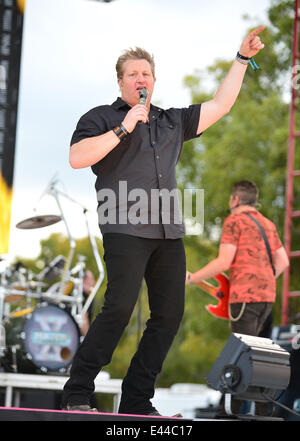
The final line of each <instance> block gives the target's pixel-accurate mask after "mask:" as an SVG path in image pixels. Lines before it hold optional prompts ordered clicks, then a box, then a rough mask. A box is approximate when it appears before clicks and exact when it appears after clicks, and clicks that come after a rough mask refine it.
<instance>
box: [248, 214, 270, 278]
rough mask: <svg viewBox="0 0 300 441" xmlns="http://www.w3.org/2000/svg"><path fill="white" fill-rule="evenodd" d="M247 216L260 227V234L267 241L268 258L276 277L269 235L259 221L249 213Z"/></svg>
mask: <svg viewBox="0 0 300 441" xmlns="http://www.w3.org/2000/svg"><path fill="white" fill-rule="evenodd" d="M245 214H246V215H247V216H249V217H250V218H251V219H252V220H253V222H255V223H256V225H257V226H258V228H259V230H260V232H261V235H262V237H263V239H264V241H265V244H266V248H267V252H268V256H269V259H270V264H271V267H272V270H273V274H274V276H275V274H276V270H275V268H274V265H273V259H272V253H271V247H270V244H269V241H268V238H267V235H266V233H265V230H264V229H263V227H262V226H261V225H260V223H259V222H258V220H256V219H255V218H254V217H253V216H251V214H249V213H245Z"/></svg>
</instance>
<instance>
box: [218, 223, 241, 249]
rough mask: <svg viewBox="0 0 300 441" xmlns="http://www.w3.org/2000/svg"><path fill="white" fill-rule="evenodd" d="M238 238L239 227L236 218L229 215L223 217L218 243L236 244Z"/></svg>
mask: <svg viewBox="0 0 300 441" xmlns="http://www.w3.org/2000/svg"><path fill="white" fill-rule="evenodd" d="M239 238H240V228H239V224H238V222H237V220H236V219H235V218H234V217H232V216H229V217H228V218H227V219H225V222H224V224H223V229H222V235H221V240H220V243H230V244H232V245H235V246H237V245H238V241H239Z"/></svg>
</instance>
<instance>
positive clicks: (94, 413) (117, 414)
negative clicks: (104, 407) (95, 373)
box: [0, 406, 182, 420]
mask: <svg viewBox="0 0 300 441" xmlns="http://www.w3.org/2000/svg"><path fill="white" fill-rule="evenodd" d="M1 410H21V411H28V412H52V413H76V414H77V413H79V414H81V415H82V414H84V415H111V416H121V415H122V416H127V417H131V418H132V417H140V418H145V416H146V417H147V418H155V419H157V418H158V419H159V418H163V419H166V418H168V419H172V420H182V418H177V417H167V416H155V415H135V414H126V413H110V412H80V411H78V410H53V409H31V408H24V407H1V406H0V411H1Z"/></svg>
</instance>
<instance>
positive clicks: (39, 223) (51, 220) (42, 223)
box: [16, 214, 61, 230]
mask: <svg viewBox="0 0 300 441" xmlns="http://www.w3.org/2000/svg"><path fill="white" fill-rule="evenodd" d="M59 221H61V217H60V216H55V215H53V214H45V215H41V216H34V217H29V218H28V219H24V220H23V221H21V222H19V223H18V224H17V225H16V227H17V228H20V229H21V230H31V229H34V228H43V227H47V226H48V225H53V224H56V223H57V222H59Z"/></svg>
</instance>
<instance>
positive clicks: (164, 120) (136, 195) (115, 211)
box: [71, 98, 201, 239]
mask: <svg viewBox="0 0 300 441" xmlns="http://www.w3.org/2000/svg"><path fill="white" fill-rule="evenodd" d="M200 109H201V105H200V104H196V105H191V106H189V107H188V108H182V109H176V108H171V109H168V110H163V109H160V108H159V107H156V106H153V105H152V104H151V106H150V113H149V122H148V123H146V124H144V123H142V122H140V123H138V124H137V125H136V127H135V129H134V130H133V132H132V133H130V134H129V135H128V136H127V137H126V138H125V139H124V140H122V141H121V142H120V143H119V144H118V145H117V146H116V147H115V148H114V149H113V150H112V151H111V152H110V153H109V154H108V155H106V156H105V157H104V158H103V159H102V160H101V161H99V162H98V163H96V164H94V165H93V166H92V170H93V172H94V173H95V174H96V175H97V180H96V184H95V187H96V191H97V197H98V216H99V226H100V229H101V232H102V234H105V233H107V232H117V233H124V234H130V235H133V236H140V237H145V238H156V239H163V238H167V239H176V238H179V237H182V236H184V232H185V229H184V223H183V220H182V219H181V210H180V203H178V199H176V197H175V198H174V195H175V193H174V192H176V189H177V182H176V170H175V168H176V164H177V162H178V160H179V157H180V153H181V149H182V145H183V143H184V141H187V140H189V139H192V138H195V137H197V128H198V123H199V116H200ZM129 110H130V107H129V105H128V104H127V103H126V102H124V101H123V100H122V99H121V98H118V99H117V100H116V101H115V102H114V103H113V104H111V105H104V106H99V107H95V108H94V109H92V110H90V111H89V112H87V113H86V114H85V115H83V116H82V117H81V118H80V120H79V122H78V124H77V127H76V130H75V132H74V134H73V136H72V140H71V145H72V144H74V143H77V142H79V141H81V140H82V139H84V138H89V137H92V136H99V135H101V134H103V133H106V132H108V131H109V130H111V129H113V128H114V127H115V126H118V125H120V123H121V122H122V121H123V120H124V118H125V115H126V113H127V112H128V111H129ZM198 136H199V135H198Z"/></svg>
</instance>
